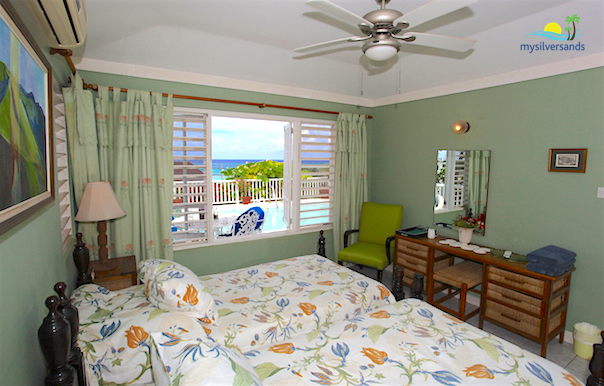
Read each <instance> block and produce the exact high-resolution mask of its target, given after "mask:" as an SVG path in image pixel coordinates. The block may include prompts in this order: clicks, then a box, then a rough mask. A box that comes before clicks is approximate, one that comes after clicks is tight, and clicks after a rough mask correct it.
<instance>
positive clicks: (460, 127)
mask: <svg viewBox="0 0 604 386" xmlns="http://www.w3.org/2000/svg"><path fill="white" fill-rule="evenodd" d="M468 131H470V124H469V123H468V122H466V121H462V120H459V121H455V123H454V124H453V132H454V133H455V134H464V133H467V132H468Z"/></svg>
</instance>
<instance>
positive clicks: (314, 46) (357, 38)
mask: <svg viewBox="0 0 604 386" xmlns="http://www.w3.org/2000/svg"><path fill="white" fill-rule="evenodd" d="M370 38H371V36H363V37H360V36H352V37H349V38H341V39H336V40H330V41H328V42H323V43H317V44H311V45H309V46H304V47H299V48H296V49H294V51H296V52H304V51H310V50H314V49H317V48H322V47H327V46H330V45H332V44H337V43H342V42H360V41H363V40H367V39H370Z"/></svg>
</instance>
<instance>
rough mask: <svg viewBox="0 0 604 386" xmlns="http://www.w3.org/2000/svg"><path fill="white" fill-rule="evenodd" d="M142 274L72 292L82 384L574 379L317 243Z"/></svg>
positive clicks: (602, 351) (163, 266) (597, 370)
mask: <svg viewBox="0 0 604 386" xmlns="http://www.w3.org/2000/svg"><path fill="white" fill-rule="evenodd" d="M140 277H141V278H142V281H143V284H141V285H137V286H132V287H130V288H127V289H123V290H119V291H109V290H107V289H105V288H103V287H99V286H96V285H84V286H81V287H79V288H78V289H76V291H74V293H73V294H72V303H73V304H74V305H75V306H76V307H77V308H78V311H79V324H80V326H79V335H78V341H77V344H78V346H79V347H80V349H81V351H82V353H83V358H84V365H83V367H84V370H85V374H86V378H87V382H88V384H89V385H101V384H116V385H119V384H127V385H144V384H156V385H180V386H184V385H231V384H233V385H234V384H237V385H242V386H243V385H260V384H264V385H288V386H289V385H297V384H302V385H353V384H354V385H400V384H419V383H423V384H436V385H459V384H468V385H490V384H493V385H504V384H505V385H510V384H514V385H571V386H575V385H582V384H583V383H582V382H581V381H580V380H578V379H576V378H575V377H574V376H572V375H571V374H569V373H568V372H566V371H565V370H564V369H562V368H561V367H559V366H557V365H555V364H553V363H552V362H550V361H548V360H546V359H544V358H541V357H539V356H536V355H534V354H531V353H529V352H527V351H524V350H522V349H520V348H519V347H517V346H515V345H513V344H511V343H509V342H506V341H504V340H502V339H500V338H497V337H495V336H493V335H490V334H488V333H486V332H484V331H482V330H480V329H478V328H475V327H473V326H471V325H469V324H467V323H464V322H462V321H460V320H458V319H456V318H454V317H452V316H450V315H448V314H446V313H444V312H442V311H440V310H438V309H436V308H434V307H432V306H431V305H429V304H427V303H425V302H422V301H420V300H418V299H408V300H402V301H400V302H396V301H395V299H394V297H393V296H392V294H391V293H390V291H388V289H387V288H386V287H385V286H384V285H382V284H381V283H379V282H377V281H374V280H372V279H369V278H367V277H365V276H363V275H361V274H359V273H356V272H354V271H352V270H349V269H348V268H345V267H342V266H340V265H338V264H336V263H334V262H333V261H331V260H328V259H326V258H325V257H323V256H320V255H309V256H300V257H295V258H290V259H285V260H280V261H276V262H271V263H266V264H260V265H257V266H253V267H249V268H244V269H239V270H234V271H229V272H225V273H220V274H215V275H207V276H201V277H198V276H196V275H195V274H194V273H192V272H191V271H189V270H188V269H186V268H185V267H182V266H180V265H178V264H175V263H173V262H166V261H159V260H152V261H148V262H145V263H144V264H142V265H141V267H140ZM191 283H193V284H191ZM603 357H604V344H603V345H599V346H598V347H597V349H596V354H595V355H594V360H592V365H590V370H591V371H592V374H593V375H592V376H591V377H590V381H591V383H588V385H590V386H591V385H597V386H602V385H604V374H603V372H604V370H603V369H602V368H603V366H604V363H601V362H604V360H603V359H602V358H603ZM65 384H69V383H65Z"/></svg>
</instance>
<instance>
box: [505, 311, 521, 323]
mask: <svg viewBox="0 0 604 386" xmlns="http://www.w3.org/2000/svg"><path fill="white" fill-rule="evenodd" d="M501 316H505V317H506V318H508V319H510V320H513V321H514V322H516V323H520V322H521V320H520V319H516V318H512V317H511V316H509V315H506V314H504V313H503V312H502V313H501Z"/></svg>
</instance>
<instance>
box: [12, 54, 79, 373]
mask: <svg viewBox="0 0 604 386" xmlns="http://www.w3.org/2000/svg"><path fill="white" fill-rule="evenodd" d="M47 51H48V49H46V50H45V52H47ZM47 56H48V55H47ZM48 59H49V60H50V61H51V65H52V68H53V73H54V75H55V77H56V78H57V79H65V80H66V79H67V75H66V74H67V73H68V71H69V70H68V68H67V65H66V64H65V61H64V60H63V58H62V57H59V58H57V57H51V56H48ZM55 170H56V168H55ZM55 181H56V175H55ZM55 186H57V185H56V183H55ZM59 281H64V282H66V283H67V286H68V290H69V291H71V290H72V289H73V288H74V287H73V286H74V284H75V266H74V264H73V260H72V258H71V251H67V253H63V246H62V243H61V229H60V221H59V201H58V200H56V199H55V200H54V201H53V202H52V203H51V204H48V205H46V206H45V207H44V208H42V209H41V210H39V211H38V212H36V213H34V214H33V215H32V216H30V217H29V218H28V219H27V220H25V221H24V222H22V223H20V224H18V225H17V226H15V227H14V228H12V229H11V230H9V231H8V232H6V233H4V234H2V235H0V293H1V294H2V296H0V310H1V311H0V312H1V315H2V316H1V317H0V347H1V348H2V350H0V384H2V385H40V384H42V383H43V379H44V376H45V375H46V367H45V364H44V358H43V356H42V352H41V350H40V345H39V343H38V328H39V327H40V325H41V324H42V320H43V319H44V317H45V316H46V315H47V314H48V309H47V308H46V306H45V305H44V303H45V301H46V298H47V297H48V296H50V295H54V294H55V293H54V291H53V287H54V285H55V283H57V282H59Z"/></svg>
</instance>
